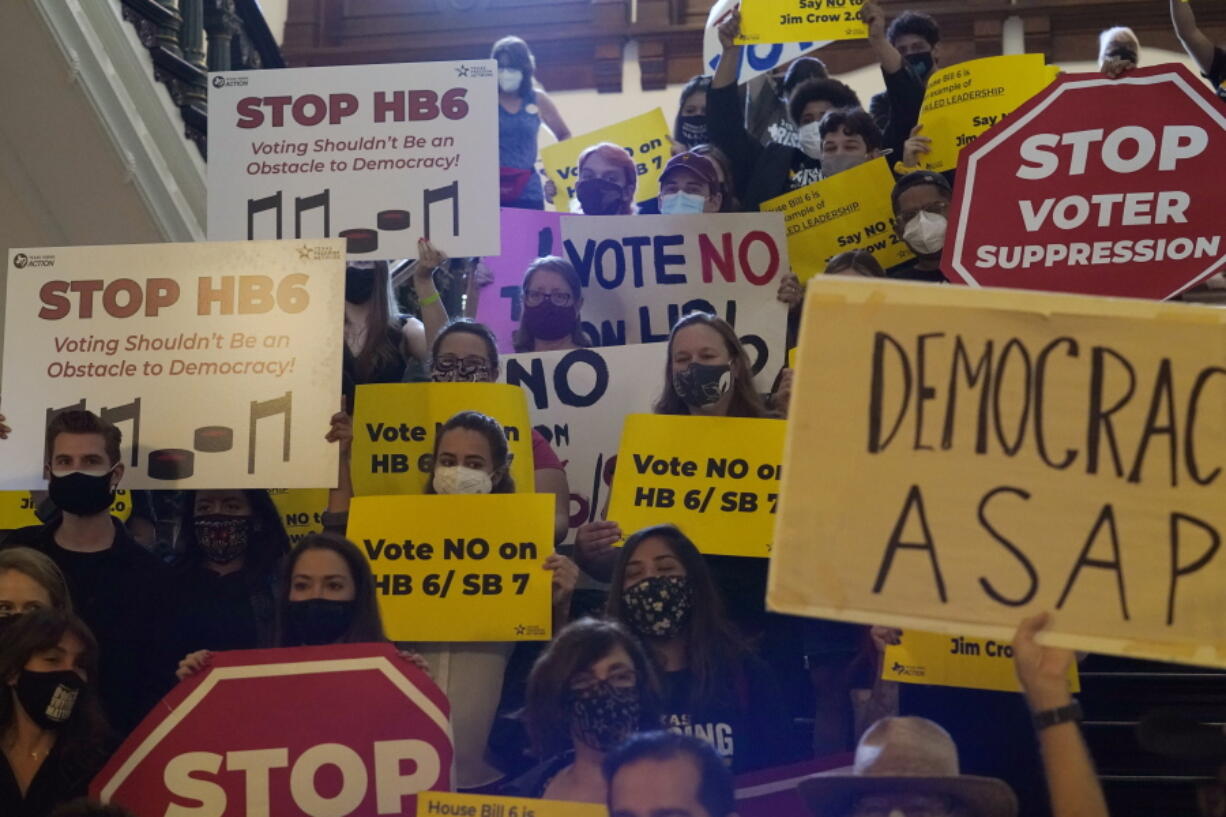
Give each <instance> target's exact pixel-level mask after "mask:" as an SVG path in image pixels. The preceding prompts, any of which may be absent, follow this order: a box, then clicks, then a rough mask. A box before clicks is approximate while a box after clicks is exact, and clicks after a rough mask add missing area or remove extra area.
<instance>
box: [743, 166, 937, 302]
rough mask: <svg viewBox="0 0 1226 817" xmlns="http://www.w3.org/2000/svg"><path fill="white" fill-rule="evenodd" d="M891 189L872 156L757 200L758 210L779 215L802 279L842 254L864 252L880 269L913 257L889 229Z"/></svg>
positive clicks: (891, 222) (887, 175)
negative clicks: (854, 251) (827, 175)
mask: <svg viewBox="0 0 1226 817" xmlns="http://www.w3.org/2000/svg"><path fill="white" fill-rule="evenodd" d="M893 189H894V174H892V173H891V172H890V168H889V166H888V165H887V164H886V160H885V159H884V158H878V159H873V160H871V161H868V162H865V163H864V164H862V165H858V166H856V167H853V168H851V169H850V170H844V171H843V172H842V173H836V174H835V175H833V176H831V177H830V178H828V179H822V180H821V181H820V182H816V183H814V184H810V185H808V186H806V187H802V188H800V189H799V190H793V191H792V192H790V193H785V194H783V195H782V196H779V197H778V198H773V199H771V200H770V201H766V202H763V203H762V209H763V210H769V211H771V212H776V213H783V223H784V226H785V227H786V228H787V233H788V256H789V257H790V258H791V259H792V271H793V272H794V273H796V277H798V278H799V279H800V280H801V281H802V282H804V281H808V280H809V279H810V278H812V277H813V276H814V275H820V274H822V273H824V272H825V271H826V265H827V264H828V263H829V262H830V259H831V258H833V257H834V256H836V255H838V254H839V253H842V252H851V251H852V250H864V251H866V252H870V253H872V255H873V258H876V259H877V263H879V264H881V266H882V267H883V268H884V269H889V268H890V267H893V266H896V265H898V264H902V263H903V262H905V261H909V260H910V259H912V258H914V257H915V253H913V252H911V250H910V248H909V247H907V245H906V244H904V243H903V241H902V239H900V238H899V237H898V235H897V234H895V232H894V206H893V204H892V203H891V201H890V194H891V192H892V191H893Z"/></svg>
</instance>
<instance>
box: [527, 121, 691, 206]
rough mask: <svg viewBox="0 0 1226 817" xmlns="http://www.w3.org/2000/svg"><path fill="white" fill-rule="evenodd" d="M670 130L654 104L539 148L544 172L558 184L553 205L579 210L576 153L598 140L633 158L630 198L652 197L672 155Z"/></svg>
mask: <svg viewBox="0 0 1226 817" xmlns="http://www.w3.org/2000/svg"><path fill="white" fill-rule="evenodd" d="M670 132H671V131H670V130H669V127H668V123H667V122H665V121H664V112H663V111H662V110H660V109H659V108H656V109H655V110H653V111H650V112H648V113H644V114H639V115H638V116H636V117H634V118H633V119H627V120H626V121H625V122H619V123H617V124H616V125H609V126H608V127H607V128H601V129H599V130H594V131H592V132H590V133H585V134H583V135H582V136H575V137H572V138H570V139H567V140H565V141H563V142H555V143H554V144H552V145H546V146H545V147H543V148H541V161H542V162H543V163H544V164H545V174H546V175H547V176H548V177H549V178H550V179H552V180H553V183H554V184H555V185H557V188H558V195H557V196H555V197H554V207H556V208H557V209H558V210H559V211H561V212H563V213H570V212H579V209H578V208H579V199H578V197H577V195H576V194H575V185H576V184H578V183H579V156H580V155H581V154H582V153H583V151H585V150H587V149H588V148H589V147H591V146H592V145H599V144H600V143H601V142H612V143H613V144H615V145H620V146H621V147H622V149H624V150H625V151H626V153H628V154H629V155H630V158H631V159H633V160H634V168H635V171H636V172H637V173H638V182H637V184H636V185H635V192H634V201H635V202H636V203H638V202H643V201H650V200H651V199H654V198H655V197H656V196H658V195H660V172H661V171H662V170H664V165H666V164H668V159H669V157H670V156H672V142H670V141H669V138H668V137H669V134H670Z"/></svg>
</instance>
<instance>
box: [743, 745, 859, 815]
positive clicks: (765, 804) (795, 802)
mask: <svg viewBox="0 0 1226 817" xmlns="http://www.w3.org/2000/svg"><path fill="white" fill-rule="evenodd" d="M853 759H854V758H853V757H852V755H851V754H850V753H848V754H838V755H825V756H823V757H817V758H813V759H812V760H805V761H802V762H800V763H792V764H790V765H788V766H775V767H773V768H770V769H759V770H758V771H755V772H745V773H743V774H738V775H737V776H736V778H735V786H736V789H735V796H736V813H737V815H738V817H780V815H799V814H808V813H809V809H808V806H806V805H805V801H804V800H803V799H801V796H800V792H799V791H798V790H797V788H796V787H797V786H798V785H799V784H800V781H802V780H804V779H805V778H806V777H812V776H813V775H815V774H820V773H822V772H828V773H833V772H835V771H838V770H841V769H843V768H847V769H850V767H851V764H852V760H853Z"/></svg>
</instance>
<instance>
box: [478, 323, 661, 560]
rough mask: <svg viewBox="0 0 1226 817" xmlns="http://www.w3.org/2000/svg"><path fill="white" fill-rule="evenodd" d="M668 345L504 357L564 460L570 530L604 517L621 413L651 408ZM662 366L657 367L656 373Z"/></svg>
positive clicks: (505, 369)
mask: <svg viewBox="0 0 1226 817" xmlns="http://www.w3.org/2000/svg"><path fill="white" fill-rule="evenodd" d="M667 354H668V351H667V345H666V344H663V343H651V344H639V345H634V346H618V347H610V348H608V349H573V350H571V351H569V352H528V353H524V354H518V355H508V356H507V357H506V358H504V359H503V361H502V374H501V377H502V379H503V380H504V381H505V382H507V383H510V384H511V385H514V386H521V387H522V388H523V389H524V391H526V392H527V394H528V408H529V412H530V414H531V416H532V422H533V424H534V425H535V427H536V430H537V431H539V432H540V433H541V435H542V436H544V438H545V439H546V440H548V441H549V442H550V443H551V444H552V445H553V450H554V453H556V454H557V455H558V459H560V460H561V461H562V463H563V464H564V465H565V466H566V481H567V484H568V485H569V486H570V528H571V530H570V533H569V534H568V536H567V541H568V542H571V541H573V540H574V533H575V529H576V528H578V527H579V526H580V525H582V524H583V523H584V522H591V521H593V520H595V519H600V518H602V512H603V511H604V508H605V506H606V505H607V504H608V501H609V499H608V497H609V486H610V484H611V483H612V481H613V469H614V464H615V463H616V461H617V446H618V443H619V441H620V439H621V436H620V435H621V423H622V418H624V417H625V416H626V415H627V414H633V413H635V412H640V411H650V410H651V407H652V404H653V403H654V402H655V400H656V398H658V397H659V396H660V390H661V389H662V388H663V386H664V366H665V364H666V363H667V357H666V356H667ZM655 373H658V374H655Z"/></svg>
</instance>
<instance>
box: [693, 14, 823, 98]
mask: <svg viewBox="0 0 1226 817" xmlns="http://www.w3.org/2000/svg"><path fill="white" fill-rule="evenodd" d="M740 2H741V0H716V2H715V4H714V5H713V6H711V11H710V12H708V14H707V24H706V27H705V28H704V29H703V32H702V63H703V65H704V66H706V73H707V74H708V75H710V74H714V73H715V69H716V68H718V67H719V61H720V59H722V57H723V54H724V47H723V46H722V45H720V42H719V26H720V24H721V23H723V22H724V21H725V20H726V19H728V15H730V14H732V12H733V10H735V9H736V7H737V6H738V5H739V4H740ZM823 45H826V42H819V43H814V42H800V43H773V44H771V45H747V46H744V47H742V48H739V49H737V51H738V54H737V59H738V63H737V74H736V81H737V82H738V83H745V82H748V81H749V80H751V79H753V78H754V77H759V76H761V75H763V74H765V73H767V72H770V71H774V70H775V69H776V68H779V67H780V66H782V65H787V64H788V63H789V62H791V61H792V60H794V59H796V58H797V57H801V56H804V55H805V54H808V53H809V52H811V51H816V50H817V49H819V48H821V47H822V46H823Z"/></svg>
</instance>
